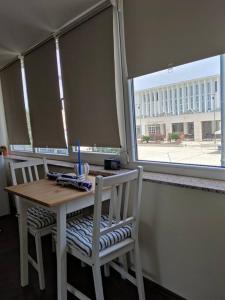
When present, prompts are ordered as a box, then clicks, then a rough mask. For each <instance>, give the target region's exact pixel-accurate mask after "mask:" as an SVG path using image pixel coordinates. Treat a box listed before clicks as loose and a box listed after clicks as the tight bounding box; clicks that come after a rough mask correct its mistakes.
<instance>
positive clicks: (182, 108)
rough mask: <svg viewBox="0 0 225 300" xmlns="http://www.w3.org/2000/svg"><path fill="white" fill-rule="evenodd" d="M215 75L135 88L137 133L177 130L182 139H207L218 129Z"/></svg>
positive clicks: (217, 95)
mask: <svg viewBox="0 0 225 300" xmlns="http://www.w3.org/2000/svg"><path fill="white" fill-rule="evenodd" d="M219 91H220V77H219V75H214V76H209V77H202V78H196V79H192V80H187V81H182V82H176V83H174V84H169V85H162V86H157V87H151V88H148V89H144V90H140V91H136V92H135V109H136V126H137V137H139V138H140V137H141V136H143V135H154V134H158V135H161V136H164V138H165V139H168V137H169V134H171V133H173V132H177V133H180V134H183V135H184V136H185V138H186V139H191V140H195V141H202V140H210V139H212V138H213V137H214V136H215V133H216V134H217V136H218V135H219V133H220V120H221V115H220V93H219Z"/></svg>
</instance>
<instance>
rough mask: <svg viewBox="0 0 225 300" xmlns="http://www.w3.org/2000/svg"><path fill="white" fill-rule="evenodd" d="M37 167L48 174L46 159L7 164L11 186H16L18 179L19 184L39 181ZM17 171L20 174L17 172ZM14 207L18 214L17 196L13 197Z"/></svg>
mask: <svg viewBox="0 0 225 300" xmlns="http://www.w3.org/2000/svg"><path fill="white" fill-rule="evenodd" d="M38 166H43V168H44V173H45V174H47V173H48V165H47V162H46V159H45V158H44V159H31V160H28V161H23V162H14V161H11V162H10V163H9V167H10V172H11V177H12V184H13V185H17V184H18V178H19V179H20V180H19V181H20V182H19V183H27V182H32V181H35V180H39V179H40V174H39V172H38ZM17 170H19V171H20V172H18V171H17ZM21 175H22V176H21ZM15 205H16V210H17V212H18V196H15Z"/></svg>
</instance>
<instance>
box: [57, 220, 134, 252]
mask: <svg viewBox="0 0 225 300" xmlns="http://www.w3.org/2000/svg"><path fill="white" fill-rule="evenodd" d="M115 222H116V221H115V220H114V219H113V221H112V223H113V224H115ZM108 224H109V217H108V215H102V216H101V221H100V228H101V229H103V228H106V227H108ZM131 230H132V226H131V225H130V224H129V225H126V226H123V227H121V228H119V229H116V230H114V231H112V232H109V233H107V234H105V235H102V236H101V237H100V244H99V251H102V250H104V249H106V248H108V247H110V246H113V245H115V244H117V243H119V242H121V241H123V240H125V239H126V238H129V237H131ZM52 232H53V235H54V236H55V235H56V227H55V226H54V227H53V229H52ZM66 234H67V244H68V246H70V247H72V248H73V247H74V248H76V249H78V250H79V251H81V252H82V253H83V254H84V255H87V256H91V254H92V235H93V216H85V217H81V218H76V219H73V220H69V221H68V222H67V229H66Z"/></svg>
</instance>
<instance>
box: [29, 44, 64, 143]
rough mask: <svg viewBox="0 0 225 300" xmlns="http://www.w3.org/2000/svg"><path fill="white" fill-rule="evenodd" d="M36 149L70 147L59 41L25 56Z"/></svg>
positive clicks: (45, 45)
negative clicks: (60, 77) (61, 91)
mask: <svg viewBox="0 0 225 300" xmlns="http://www.w3.org/2000/svg"><path fill="white" fill-rule="evenodd" d="M24 65H25V73H26V82H27V93H28V101H29V110H30V121H31V128H32V136H33V146H34V147H51V148H63V147H66V143H65V136H64V129H63V120H62V105H61V101H60V95H59V83H58V73H57V61H56V48H55V41H54V40H53V39H52V40H50V41H48V42H47V43H45V44H44V45H42V46H40V47H39V48H37V49H35V50H33V51H32V52H30V53H29V54H28V55H26V56H25V57H24Z"/></svg>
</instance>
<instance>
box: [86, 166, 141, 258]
mask: <svg viewBox="0 0 225 300" xmlns="http://www.w3.org/2000/svg"><path fill="white" fill-rule="evenodd" d="M142 177H143V168H142V167H138V168H137V169H135V170H131V171H128V172H126V173H124V174H120V175H113V176H109V177H102V176H97V177H96V183H95V204H94V217H93V218H94V219H93V223H94V225H93V241H92V250H93V251H92V255H93V256H98V255H99V241H100V237H101V236H102V235H104V234H107V233H110V232H112V231H113V230H117V229H119V228H121V227H123V226H125V225H128V224H132V238H133V239H136V238H138V224H139V215H140V203H141V193H142ZM131 188H132V194H131ZM104 189H110V191H111V197H110V199H109V208H108V216H109V221H108V226H106V227H105V228H103V229H101V228H100V221H101V215H102V195H103V192H104ZM130 202H132V203H130ZM128 207H129V212H130V213H129V215H128Z"/></svg>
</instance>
